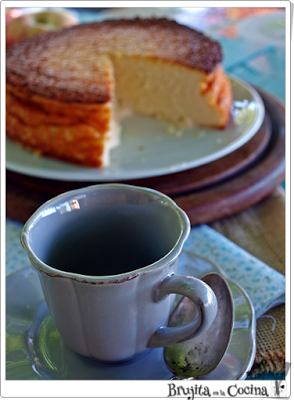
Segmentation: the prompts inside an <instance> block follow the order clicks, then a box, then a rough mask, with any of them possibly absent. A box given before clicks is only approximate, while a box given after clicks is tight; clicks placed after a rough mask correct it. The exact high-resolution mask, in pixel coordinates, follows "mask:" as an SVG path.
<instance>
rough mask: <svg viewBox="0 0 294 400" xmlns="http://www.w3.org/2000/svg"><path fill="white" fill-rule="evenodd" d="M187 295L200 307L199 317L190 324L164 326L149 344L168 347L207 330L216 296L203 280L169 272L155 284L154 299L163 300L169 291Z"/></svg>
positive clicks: (212, 315) (214, 308)
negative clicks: (169, 273)
mask: <svg viewBox="0 0 294 400" xmlns="http://www.w3.org/2000/svg"><path fill="white" fill-rule="evenodd" d="M171 293H176V294H181V295H183V296H186V297H188V298H189V299H190V300H192V301H193V303H194V304H195V305H196V307H197V309H198V317H197V318H196V319H195V320H194V321H192V322H189V323H188V324H185V325H181V326H175V327H167V326H161V327H159V328H158V329H157V331H156V332H154V334H153V335H152V336H151V338H150V339H149V342H148V346H149V347H153V348H154V347H166V346H171V345H174V344H177V343H181V342H184V341H185V340H189V339H192V338H193V337H195V336H199V335H201V334H202V333H204V332H205V331H206V330H207V329H208V328H209V327H210V325H211V324H212V322H213V321H214V318H215V317H216V314H217V299H216V296H215V294H214V292H213V290H212V289H211V288H210V286H208V285H207V284H206V283H205V282H203V281H201V280H200V279H197V278H193V277H189V276H185V275H168V276H166V277H165V278H164V279H163V280H162V281H160V282H159V283H158V285H157V286H156V287H155V292H154V295H155V300H156V301H161V300H163V299H164V298H166V297H167V296H168V295H169V294H171Z"/></svg>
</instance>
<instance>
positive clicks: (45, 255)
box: [21, 184, 217, 362]
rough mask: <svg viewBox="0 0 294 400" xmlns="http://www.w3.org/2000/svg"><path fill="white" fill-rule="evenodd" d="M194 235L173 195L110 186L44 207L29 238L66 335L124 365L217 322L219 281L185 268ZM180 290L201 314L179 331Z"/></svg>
mask: <svg viewBox="0 0 294 400" xmlns="http://www.w3.org/2000/svg"><path fill="white" fill-rule="evenodd" d="M189 232H190V222H189V219H188V217H187V215H186V214H185V213H184V212H183V211H182V210H181V209H180V208H179V207H178V206H177V205H176V204H175V203H174V201H173V200H171V199H170V198H169V197H167V196H165V195H163V194H161V193H159V192H157V191H155V190H151V189H147V188H142V187H135V186H130V185H123V184H101V185H95V186H90V187H87V188H83V189H77V190H73V191H70V192H67V193H64V194H61V195H59V196H57V197H55V198H53V199H52V200H50V201H48V202H47V203H45V204H44V205H42V206H41V207H40V208H39V209H38V210H37V211H36V212H35V213H34V214H33V215H32V216H31V217H30V219H29V220H28V221H27V223H26V224H25V226H24V228H23V231H22V235H21V242H22V244H23V246H24V248H25V250H26V251H27V253H28V255H29V258H30V260H31V262H32V264H33V265H34V267H35V268H36V269H37V271H38V275H39V277H40V281H41V284H42V288H43V291H44V296H45V299H46V302H47V305H48V309H49V311H50V313H51V316H52V318H53V321H54V323H55V325H56V327H57V329H58V331H59V333H60V335H61V336H62V338H63V340H64V342H65V343H66V344H67V345H68V346H69V347H70V348H71V349H73V350H75V351H76V352H77V353H80V354H82V355H84V356H87V357H90V358H94V359H97V360H99V361H102V362H119V361H124V360H128V359H131V358H133V357H135V356H137V355H139V354H141V353H142V352H144V351H146V350H147V349H148V348H150V347H151V348H152V347H153V348H154V347H164V346H169V345H172V344H176V343H179V342H182V341H184V340H187V339H190V338H192V337H194V336H196V335H200V334H202V333H203V332H205V330H206V329H208V328H209V326H210V325H211V323H212V322H213V320H214V318H215V316H216V313H217V301H216V297H215V295H214V292H213V291H212V290H211V288H210V287H209V286H208V285H206V284H205V283H204V282H202V281H201V280H198V279H196V278H193V277H187V276H183V275H177V270H178V260H179V255H180V253H181V250H182V247H183V244H184V242H185V240H186V239H187V237H188V235H189ZM175 293H178V294H182V295H184V296H187V297H189V298H190V299H191V300H192V301H193V302H194V303H195V304H196V306H197V308H198V311H199V313H198V314H199V315H198V318H197V319H196V320H195V321H193V322H191V323H189V324H186V325H183V326H180V327H172V328H170V327H167V326H166V325H167V323H168V318H169V315H170V312H171V310H172V307H173V302H174V297H175V295H174V294H175ZM169 294H173V295H169Z"/></svg>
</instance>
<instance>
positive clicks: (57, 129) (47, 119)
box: [6, 85, 111, 168]
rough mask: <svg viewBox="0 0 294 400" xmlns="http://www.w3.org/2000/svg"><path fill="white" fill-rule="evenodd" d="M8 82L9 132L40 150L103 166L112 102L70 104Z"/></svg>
mask: <svg viewBox="0 0 294 400" xmlns="http://www.w3.org/2000/svg"><path fill="white" fill-rule="evenodd" d="M12 89H13V88H12V87H11V86H10V85H7V91H6V104H7V107H6V132H7V136H8V137H9V138H11V139H12V140H14V141H16V142H17V143H19V144H21V145H22V146H23V147H25V148H27V149H29V150H31V151H33V152H34V153H36V154H42V155H46V156H50V157H53V158H57V159H61V160H63V161H69V162H73V163H75V164H82V165H86V166H90V167H98V168H99V167H102V166H104V165H103V154H104V149H105V146H106V144H107V141H108V140H110V138H109V137H108V132H109V129H110V120H111V106H110V105H109V104H97V105H92V106H90V105H87V104H68V105H67V106H66V107H65V106H64V103H61V102H59V101H56V100H47V99H43V98H42V97H41V96H37V95H31V96H28V97H26V93H24V92H22V91H21V90H18V91H17V94H18V96H15V95H14V94H13V90H12Z"/></svg>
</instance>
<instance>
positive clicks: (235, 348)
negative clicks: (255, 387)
mask: <svg viewBox="0 0 294 400" xmlns="http://www.w3.org/2000/svg"><path fill="white" fill-rule="evenodd" d="M228 283H229V285H230V288H231V291H232V295H233V299H234V307H235V315H236V317H235V323H234V330H233V335H232V340H231V344H230V346H229V348H228V351H227V353H226V354H225V356H224V358H223V360H222V362H221V363H220V365H219V366H218V367H217V369H216V370H214V371H213V372H212V373H211V374H210V375H208V376H207V377H206V378H205V379H210V380H218V379H219V380H232V379H245V378H246V376H247V372H248V371H249V369H250V368H251V366H252V363H253V359H254V352H253V348H254V343H255V336H254V334H255V330H254V329H252V324H253V325H254V324H255V321H254V318H252V317H253V315H254V310H253V309H252V304H251V302H250V300H249V298H248V296H247V295H246V293H244V292H243V290H242V289H241V288H240V287H239V285H236V284H235V283H233V281H229V282H228ZM240 307H241V308H242V313H240V312H236V311H238V308H240ZM241 308H240V309H241ZM6 318H7V320H6V379H7V380H169V379H172V378H173V373H172V372H171V371H170V370H169V369H168V367H167V366H166V364H165V362H164V358H163V349H162V348H159V349H152V350H150V351H147V352H146V353H144V354H143V355H141V356H140V357H138V358H136V359H135V360H132V361H128V362H124V363H120V364H103V363H99V362H96V361H94V360H90V359H88V358H86V357H83V356H80V355H78V354H77V353H75V352H74V351H72V350H71V349H69V348H68V347H67V346H66V345H65V344H64V342H63V340H62V339H61V337H60V335H59V333H58V331H57V329H56V328H55V325H54V323H53V321H52V319H51V316H50V315H49V312H48V308H47V305H46V303H45V300H44V296H43V292H42V288H41V284H40V282H39V278H38V275H37V272H36V271H35V270H34V269H33V268H32V267H28V268H25V269H22V270H20V271H18V272H15V273H13V274H11V275H10V276H8V278H7V280H6ZM248 338H251V339H250V340H251V344H250V346H247V347H248V348H246V349H244V348H243V347H244V343H245V342H247V343H248ZM245 339H246V340H245ZM242 343H243V344H242ZM244 351H245V352H247V353H248V357H246V358H245V360H244V357H243V359H242V357H240V354H241V352H244ZM242 360H243V361H242Z"/></svg>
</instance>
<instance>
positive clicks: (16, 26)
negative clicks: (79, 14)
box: [6, 10, 78, 47]
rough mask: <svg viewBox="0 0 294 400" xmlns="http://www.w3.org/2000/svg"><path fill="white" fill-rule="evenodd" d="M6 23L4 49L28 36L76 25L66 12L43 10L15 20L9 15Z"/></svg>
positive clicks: (72, 16)
mask: <svg viewBox="0 0 294 400" xmlns="http://www.w3.org/2000/svg"><path fill="white" fill-rule="evenodd" d="M6 21H8V22H6V47H8V46H11V45H13V44H14V43H17V42H19V41H20V40H23V39H25V38H27V37H30V36H34V35H37V34H40V33H43V32H46V31H50V30H55V29H61V28H66V27H68V26H72V25H76V24H78V19H77V18H76V17H75V16H74V15H73V14H72V13H71V12H69V11H67V10H45V11H40V12H35V13H28V14H23V15H20V16H19V17H17V18H13V17H11V15H9V16H7V19H6Z"/></svg>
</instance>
